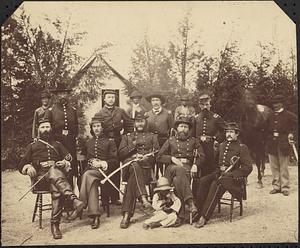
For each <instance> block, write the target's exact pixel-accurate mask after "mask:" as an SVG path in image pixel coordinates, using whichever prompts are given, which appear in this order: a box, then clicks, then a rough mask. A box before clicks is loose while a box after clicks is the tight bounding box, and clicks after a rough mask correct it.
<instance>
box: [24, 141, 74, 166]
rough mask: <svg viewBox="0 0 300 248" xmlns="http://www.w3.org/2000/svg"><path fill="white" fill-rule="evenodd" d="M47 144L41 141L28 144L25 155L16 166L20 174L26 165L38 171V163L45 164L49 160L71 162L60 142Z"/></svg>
mask: <svg viewBox="0 0 300 248" xmlns="http://www.w3.org/2000/svg"><path fill="white" fill-rule="evenodd" d="M47 143H48V144H50V146H49V145H47V144H45V143H43V142H42V141H41V140H37V141H35V142H32V143H30V144H29V145H28V146H27V147H26V152H25V155H24V157H23V158H22V159H21V161H20V163H19V166H18V168H19V170H20V172H21V171H22V169H23V167H24V165H26V164H32V166H33V167H34V168H35V169H36V170H39V168H40V162H45V161H49V160H53V161H55V162H56V161H60V160H63V159H66V160H68V161H72V156H71V154H70V153H69V152H68V151H67V150H66V148H65V147H64V146H63V145H62V144H61V143H60V142H58V141H54V140H51V141H49V142H47ZM51 146H52V147H51ZM53 147H54V148H53Z"/></svg>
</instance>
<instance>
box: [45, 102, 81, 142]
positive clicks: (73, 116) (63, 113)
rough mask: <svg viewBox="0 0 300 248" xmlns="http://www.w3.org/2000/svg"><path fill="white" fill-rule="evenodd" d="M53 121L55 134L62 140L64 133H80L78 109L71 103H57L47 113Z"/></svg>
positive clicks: (47, 116) (46, 115)
mask: <svg viewBox="0 0 300 248" xmlns="http://www.w3.org/2000/svg"><path fill="white" fill-rule="evenodd" d="M45 117H46V118H49V120H50V121H51V123H52V130H53V134H54V136H55V137H56V138H57V139H59V140H60V137H62V135H65V136H73V137H76V136H77V135H78V118H77V111H76V109H75V108H73V107H71V106H70V105H69V104H60V103H56V104H55V105H54V106H53V107H52V109H49V110H47V111H46V113H45Z"/></svg>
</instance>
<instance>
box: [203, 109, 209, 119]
mask: <svg viewBox="0 0 300 248" xmlns="http://www.w3.org/2000/svg"><path fill="white" fill-rule="evenodd" d="M202 113H203V116H204V117H208V113H209V111H208V109H207V108H205V109H203V110H202Z"/></svg>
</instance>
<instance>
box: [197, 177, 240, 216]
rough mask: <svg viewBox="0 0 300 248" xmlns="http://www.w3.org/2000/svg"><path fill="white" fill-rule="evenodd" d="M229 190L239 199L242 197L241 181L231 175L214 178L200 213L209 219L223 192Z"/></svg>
mask: <svg viewBox="0 0 300 248" xmlns="http://www.w3.org/2000/svg"><path fill="white" fill-rule="evenodd" d="M226 191H229V192H230V193H231V194H232V195H233V196H235V197H236V198H237V199H241V198H242V194H243V188H242V186H241V183H240V182H237V181H236V180H235V179H234V178H232V177H229V176H223V177H222V178H221V179H214V180H213V181H212V183H211V185H210V187H209V191H208V194H207V198H206V200H205V201H204V204H203V206H202V208H201V211H200V215H201V216H203V217H204V218H205V220H206V221H208V220H209V219H210V218H211V215H212V213H213V211H214V209H215V208H216V206H217V204H218V201H219V200H220V199H221V197H222V196H223V194H224V193H225V192H226Z"/></svg>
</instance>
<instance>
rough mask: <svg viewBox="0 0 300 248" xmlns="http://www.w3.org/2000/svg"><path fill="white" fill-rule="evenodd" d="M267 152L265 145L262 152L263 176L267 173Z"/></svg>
mask: <svg viewBox="0 0 300 248" xmlns="http://www.w3.org/2000/svg"><path fill="white" fill-rule="evenodd" d="M265 156H266V153H265V146H263V150H262V153H261V175H262V177H263V176H264V175H265V169H266V164H265V162H266V157H265Z"/></svg>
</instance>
